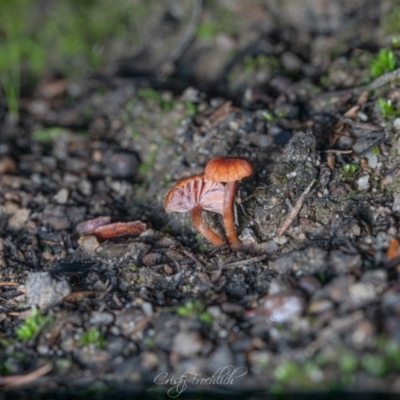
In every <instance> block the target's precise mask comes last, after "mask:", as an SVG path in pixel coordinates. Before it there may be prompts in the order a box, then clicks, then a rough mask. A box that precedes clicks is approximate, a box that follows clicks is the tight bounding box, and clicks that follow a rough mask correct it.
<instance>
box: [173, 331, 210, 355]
mask: <svg viewBox="0 0 400 400" xmlns="http://www.w3.org/2000/svg"><path fill="white" fill-rule="evenodd" d="M202 348H203V339H202V337H201V336H200V334H199V333H198V332H179V333H178V334H177V335H176V336H175V337H174V339H173V342H172V351H173V352H175V353H177V354H178V355H180V356H182V357H192V356H195V355H196V354H198V353H200V351H201V350H202Z"/></svg>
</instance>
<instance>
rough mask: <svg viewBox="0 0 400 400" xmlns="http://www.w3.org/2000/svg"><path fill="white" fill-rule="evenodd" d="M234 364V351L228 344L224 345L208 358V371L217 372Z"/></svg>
mask: <svg viewBox="0 0 400 400" xmlns="http://www.w3.org/2000/svg"><path fill="white" fill-rule="evenodd" d="M234 362H235V359H234V357H233V354H232V351H231V350H230V348H229V347H228V346H227V345H226V344H225V345H224V344H223V345H221V346H219V347H218V348H217V350H215V351H214V352H213V353H211V354H210V356H209V357H208V362H207V369H208V370H209V371H210V372H215V371H218V370H219V369H221V368H224V367H226V366H228V365H233V364H234Z"/></svg>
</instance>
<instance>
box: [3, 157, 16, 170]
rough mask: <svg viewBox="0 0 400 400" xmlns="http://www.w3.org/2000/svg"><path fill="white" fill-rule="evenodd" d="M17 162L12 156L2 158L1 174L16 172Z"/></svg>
mask: <svg viewBox="0 0 400 400" xmlns="http://www.w3.org/2000/svg"><path fill="white" fill-rule="evenodd" d="M16 170H17V164H15V161H14V160H13V159H12V158H11V157H3V158H0V174H9V173H13V172H16Z"/></svg>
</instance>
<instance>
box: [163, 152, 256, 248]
mask: <svg viewBox="0 0 400 400" xmlns="http://www.w3.org/2000/svg"><path fill="white" fill-rule="evenodd" d="M252 173H253V167H252V166H251V164H250V163H249V162H248V161H247V160H245V159H244V158H234V157H217V158H213V159H212V160H211V161H209V163H208V164H207V165H206V168H205V171H204V175H195V176H192V177H190V178H185V179H182V180H180V181H179V182H177V183H176V184H175V185H174V186H173V187H172V189H171V190H170V191H169V193H168V194H167V197H166V199H165V205H164V208H165V211H166V212H167V213H170V212H190V214H191V217H192V221H193V225H194V226H195V228H196V229H197V231H198V232H200V233H201V234H202V235H203V236H204V237H205V238H207V239H208V240H209V241H210V242H211V243H212V244H214V245H215V246H220V245H222V243H223V239H222V238H221V237H220V236H219V235H218V234H217V233H215V232H214V231H213V230H212V229H211V228H210V227H209V226H208V225H207V224H206V223H205V222H204V220H203V218H202V213H203V211H211V212H215V213H218V214H221V215H222V218H223V222H224V227H225V231H226V236H227V238H228V241H229V244H230V245H231V247H232V249H233V250H235V251H238V250H240V243H239V239H238V237H237V234H236V230H235V225H234V222H233V205H234V199H235V193H236V186H237V182H238V181H240V180H241V179H243V178H246V177H248V176H250V175H251V174H252ZM223 183H225V185H223Z"/></svg>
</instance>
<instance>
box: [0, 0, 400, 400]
mask: <svg viewBox="0 0 400 400" xmlns="http://www.w3.org/2000/svg"><path fill="white" fill-rule="evenodd" d="M172 3H173V2H172ZM188 3H190V2H187V4H188ZM190 4H191V6H190V7H189V6H187V8H185V9H184V10H183V11H182V12H183V14H182V15H183V16H182V17H179V15H180V14H179V13H178V11H179V10H178V11H176V10H175V11H176V12H177V14H176V15H178V17H176V16H175V20H174V21H175V22H174V21H173V22H174V23H172V22H171V18H172V17H171V15H172V16H173V10H174V9H173V7H172V6H171V5H170V6H168V7H171V8H168V7H167V6H166V7H165V8H161V10H159V12H158V13H154V15H153V17H152V19H151V20H149V21H147V23H146V29H147V30H145V29H144V28H143V29H144V32H145V34H144V39H143V43H144V44H143V43H142V42H141V43H140V46H144V47H140V46H139V45H138V47H137V48H133V49H132V56H130V57H127V58H126V59H123V60H121V59H119V60H118V61H117V60H115V62H114V63H111V66H110V67H109V70H110V71H112V72H107V73H104V74H103V75H96V76H88V77H82V79H78V80H76V79H74V80H72V79H71V80H69V79H64V78H63V79H60V78H58V79H55V78H54V79H51V80H50V79H47V78H43V80H41V81H40V82H39V83H38V85H37V87H36V88H35V89H34V91H32V92H31V93H30V94H29V96H28V95H27V96H23V97H22V98H21V99H20V117H19V119H15V118H13V117H11V116H10V115H9V114H8V113H7V108H6V102H5V101H1V102H0V123H1V125H0V276H1V278H0V387H1V389H2V390H3V391H2V392H0V399H1V398H4V399H6V398H27V397H26V396H36V397H35V398H46V396H49V393H52V396H53V397H54V398H61V397H62V396H64V397H63V398H69V397H68V396H75V397H76V398H79V397H80V396H82V397H83V396H86V397H87V395H88V394H89V395H93V396H96V398H103V397H104V398H105V397H106V396H108V395H110V393H112V394H113V396H114V397H115V396H117V397H118V396H121V397H124V396H126V395H132V394H134V393H141V395H144V394H145V395H146V396H149V397H151V398H153V397H154V398H169V397H172V396H180V397H181V398H185V396H186V395H188V393H191V395H192V396H197V398H203V397H202V396H207V395H210V394H211V393H212V394H214V395H215V398H223V397H224V396H225V395H227V394H230V395H231V396H233V395H234V394H235V393H236V394H237V393H238V391H239V390H240V391H243V393H244V394H243V393H242V398H243V396H246V394H248V393H253V397H252V398H258V397H259V398H262V396H263V395H259V393H264V394H265V393H292V392H295V393H298V392H302V393H303V392H304V393H310V392H333V393H336V392H337V391H342V392H344V391H350V392H376V393H378V392H382V393H398V392H399V391H400V379H399V372H400V329H399V328H400V281H399V273H400V232H399V228H400V226H399V221H400V214H399V212H400V80H399V78H400V68H399V67H400V26H399V22H398V21H399V19H397V17H399V18H400V7H399V6H398V5H396V4H397V3H396V2H395V1H392V2H391V1H384V2H380V4H379V6H377V5H376V2H375V1H368V0H354V1H349V2H343V1H340V0H337V1H331V2H324V1H321V0H306V1H303V2H301V5H299V4H300V3H299V2H296V1H294V0H286V1H280V2H278V1H274V0H268V1H263V2H261V1H252V2H243V1H232V2H229V6H227V5H226V4H225V2H223V1H222V0H221V1H218V2H216V3H215V4H217V5H218V7H222V6H224V7H228V9H229V14H227V13H226V12H225V13H224V14H223V15H221V14H219V12H220V10H219V8H218V7H217V6H215V4H214V5H210V3H208V2H204V3H202V2H200V1H198V2H196V1H193V2H191V3H190ZM167 17H169V18H167ZM217 22H218V23H220V24H221V26H220V28H218V29H217V30H216V31H213V30H212V27H215V26H216V23H217ZM199 24H200V25H199ZM199 26H200V27H201V28H202V30H200V29H199ZM156 28H157V29H156ZM196 29H197V31H196ZM207 29H208V30H207ZM195 31H196V32H197V34H196V36H194V32H195ZM396 35H397V36H396ZM146 38H147V42H146ZM143 49H146V51H144V50H143ZM382 49H383V50H382ZM382 51H383V52H382ZM391 57H392V61H391V60H390V58H391ZM3 100H4V99H3ZM217 156H231V157H243V158H246V159H247V160H248V161H249V162H250V163H251V164H252V166H253V168H254V174H253V175H252V176H251V177H249V178H246V179H243V180H242V181H241V182H239V185H238V191H237V195H236V200H235V223H236V229H237V231H238V233H239V239H240V242H241V244H242V249H241V250H240V251H238V252H235V251H232V249H231V248H230V247H229V244H228V243H227V241H225V243H224V245H223V246H222V247H218V248H215V247H213V246H212V244H210V243H209V242H208V241H207V240H206V239H205V238H203V237H202V236H201V235H200V234H198V233H196V231H195V230H194V228H193V224H192V222H191V220H190V216H189V215H188V214H180V213H170V214H167V213H165V211H164V199H165V196H166V194H167V192H168V191H169V190H170V188H171V187H172V186H173V185H174V184H175V183H176V182H177V181H178V180H180V179H183V178H187V177H189V176H192V175H198V174H202V173H203V172H204V167H205V165H206V164H207V162H208V161H209V160H211V159H212V158H213V157H217ZM107 217H108V218H107ZM204 219H205V220H206V221H207V224H208V225H209V226H210V227H212V229H214V230H215V231H216V232H217V233H218V234H219V235H220V236H221V237H223V238H224V239H225V233H224V229H223V225H222V218H221V216H220V215H217V214H215V213H209V212H205V213H204ZM133 221H137V222H136V223H135V224H132V223H131V224H126V225H125V224H124V223H128V222H133ZM111 223H120V224H119V225H118V228H121V227H123V228H124V229H126V228H127V227H129V228H130V230H129V234H127V235H125V236H122V237H114V236H115V232H114V230H115V229H116V227H115V225H114V226H111V227H109V228H108V230H106V236H102V234H101V233H100V231H101V232H103V231H102V230H101V228H99V226H104V225H106V226H107V225H108V224H111ZM123 224H124V225H123ZM113 229H114V230H113ZM121 229H122V228H121ZM103 235H104V233H103ZM397 300H399V305H397ZM210 377H213V378H214V380H213V379H211V378H210ZM203 378H204V379H205V380H204V381H203V382H200V381H198V380H199V379H203ZM207 378H210V380H209V381H206V380H207ZM196 379H197V380H196ZM218 379H219V380H218ZM254 390H257V391H258V392H257V393H255V392H253V391H254ZM12 396H15V397H12ZM32 398H33V397H32ZM186 398H188V397H186Z"/></svg>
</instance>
